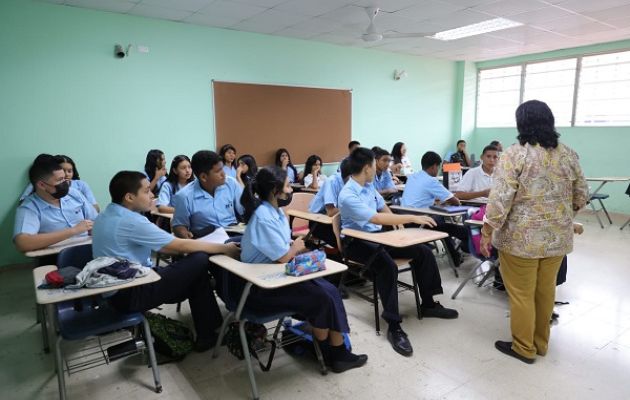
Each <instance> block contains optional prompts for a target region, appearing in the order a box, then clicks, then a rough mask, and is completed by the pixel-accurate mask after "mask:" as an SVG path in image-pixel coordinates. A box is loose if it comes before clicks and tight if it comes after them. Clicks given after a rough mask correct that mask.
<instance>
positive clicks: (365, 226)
mask: <svg viewBox="0 0 630 400" xmlns="http://www.w3.org/2000/svg"><path fill="white" fill-rule="evenodd" d="M349 160H350V161H349V163H350V172H351V173H352V175H351V177H350V179H349V180H348V183H346V185H345V186H344V187H343V189H342V190H341V193H340V194H339V209H340V211H341V226H342V228H343V229H357V230H361V231H365V232H380V231H381V230H382V227H383V225H388V226H395V225H400V224H409V223H413V224H418V225H428V226H435V221H433V219H431V218H430V217H426V216H420V215H398V214H393V213H392V212H391V210H390V209H389V208H388V207H387V206H386V205H385V201H384V200H383V197H382V196H381V195H380V194H378V192H377V191H376V190H375V189H374V186H373V185H372V181H373V180H374V175H375V173H376V166H375V160H374V153H372V151H371V150H369V149H366V148H358V149H356V150H355V151H354V152H353V153H352V154H351V155H350V158H349ZM343 241H344V246H345V248H346V251H347V253H348V256H349V258H350V259H351V260H356V261H359V262H367V261H368V259H370V258H371V257H372V256H373V255H374V252H375V251H376V250H377V248H378V247H379V246H378V245H377V244H374V243H371V242H367V241H363V240H358V239H353V238H349V237H346V238H344V239H343ZM394 258H411V259H412V261H411V263H410V265H411V267H412V268H413V269H414V271H415V274H416V277H417V279H418V286H419V289H420V297H421V298H422V306H421V308H422V315H423V316H424V317H425V318H428V317H435V318H447V319H452V318H457V316H458V313H457V311H455V310H452V309H448V308H445V307H443V306H442V305H441V304H440V303H438V302H435V301H434V300H433V296H434V295H436V294H442V293H443V291H442V280H441V277H440V271H439V270H438V265H437V262H436V260H435V256H434V255H433V252H432V251H431V249H430V248H429V247H427V246H425V245H415V246H410V247H407V248H402V249H399V248H386V251H384V252H381V253H379V254H378V255H377V256H376V258H375V260H374V262H373V264H372V266H373V271H374V280H375V282H376V288H377V290H378V294H379V296H380V298H381V303H382V304H383V314H382V316H383V318H384V319H385V320H386V321H387V323H388V324H389V329H388V331H387V339H388V340H389V342H390V343H391V345H392V347H393V348H394V350H395V351H396V352H398V353H399V354H402V355H404V356H411V355H412V353H413V348H412V346H411V343H410V342H409V339H408V338H407V334H406V333H405V332H404V331H403V330H402V328H401V326H400V323H401V322H402V318H401V317H400V313H399V312H398V284H397V282H398V267H397V265H396V263H395V262H394Z"/></svg>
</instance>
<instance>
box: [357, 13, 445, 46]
mask: <svg viewBox="0 0 630 400" xmlns="http://www.w3.org/2000/svg"><path fill="white" fill-rule="evenodd" d="M365 11H366V12H367V15H368V17H369V18H370V25H368V27H367V29H366V30H365V33H364V34H363V35H361V38H362V39H363V40H364V41H366V42H378V41H380V40H383V39H402V38H414V37H429V36H433V35H434V34H435V33H434V32H431V33H428V32H424V33H399V32H380V31H379V30H378V29H377V28H376V26H375V25H374V19H376V16H377V15H378V13H379V12H380V8H378V7H366V8H365Z"/></svg>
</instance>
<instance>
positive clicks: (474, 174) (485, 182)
mask: <svg viewBox="0 0 630 400" xmlns="http://www.w3.org/2000/svg"><path fill="white" fill-rule="evenodd" d="M492 183H493V179H492V175H488V174H486V173H485V172H484V170H483V168H482V167H481V166H478V167H475V168H471V169H469V170H468V172H466V174H464V177H463V178H462V181H461V182H460V183H459V185H458V186H457V191H458V192H480V191H482V190H486V189H490V188H491V187H492ZM484 199H486V200H487V198H486V197H478V198H476V199H474V200H484Z"/></svg>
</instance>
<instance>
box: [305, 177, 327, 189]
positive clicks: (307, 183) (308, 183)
mask: <svg viewBox="0 0 630 400" xmlns="http://www.w3.org/2000/svg"><path fill="white" fill-rule="evenodd" d="M324 182H326V175H324V174H319V175H318V176H317V187H321V186H322V185H323V184H324ZM312 183H313V174H308V175H306V176H305V177H304V186H306V187H309V186H311V184H312Z"/></svg>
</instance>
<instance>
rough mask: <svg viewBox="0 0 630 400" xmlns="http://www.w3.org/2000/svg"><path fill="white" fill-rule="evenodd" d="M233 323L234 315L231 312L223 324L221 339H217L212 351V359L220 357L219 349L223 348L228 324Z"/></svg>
mask: <svg viewBox="0 0 630 400" xmlns="http://www.w3.org/2000/svg"><path fill="white" fill-rule="evenodd" d="M232 321H234V313H233V312H231V311H230V312H229V313H228V315H226V316H225V318H224V319H223V323H222V324H221V330H220V331H219V338H218V339H217V343H216V344H215V345H214V349H213V350H212V358H217V357H218V356H219V348H220V347H221V342H223V338H224V337H225V333H226V331H227V326H228V324H229V323H231V322H232Z"/></svg>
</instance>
